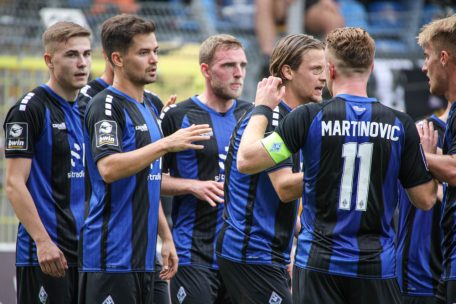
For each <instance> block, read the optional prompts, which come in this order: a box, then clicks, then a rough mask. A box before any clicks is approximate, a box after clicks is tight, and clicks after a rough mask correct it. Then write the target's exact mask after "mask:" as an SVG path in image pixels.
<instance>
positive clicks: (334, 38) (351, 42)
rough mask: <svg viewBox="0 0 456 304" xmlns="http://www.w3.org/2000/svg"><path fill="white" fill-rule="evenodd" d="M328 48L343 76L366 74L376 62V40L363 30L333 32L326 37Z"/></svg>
mask: <svg viewBox="0 0 456 304" xmlns="http://www.w3.org/2000/svg"><path fill="white" fill-rule="evenodd" d="M326 48H327V49H328V51H329V53H330V55H331V56H332V57H333V59H334V65H335V66H336V67H338V68H339V70H340V71H341V72H342V73H343V74H352V73H366V72H368V71H370V67H371V66H372V63H373V62H374V57H375V42H374V39H373V38H372V37H371V36H370V35H369V33H368V32H366V31H365V30H363V29H362V28H354V27H344V28H336V29H334V30H332V31H331V32H330V33H329V34H328V36H327V37H326Z"/></svg>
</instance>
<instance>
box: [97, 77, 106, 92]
mask: <svg viewBox="0 0 456 304" xmlns="http://www.w3.org/2000/svg"><path fill="white" fill-rule="evenodd" d="M95 80H96V81H97V82H98V83H99V84H101V85H102V86H103V88H105V89H106V88H107V87H109V83H107V82H106V81H104V80H103V79H102V78H100V77H97V78H95Z"/></svg>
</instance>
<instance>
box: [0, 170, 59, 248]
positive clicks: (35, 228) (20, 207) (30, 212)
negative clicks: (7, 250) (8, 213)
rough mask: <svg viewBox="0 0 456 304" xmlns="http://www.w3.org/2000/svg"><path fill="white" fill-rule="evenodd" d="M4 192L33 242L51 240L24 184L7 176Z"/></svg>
mask: <svg viewBox="0 0 456 304" xmlns="http://www.w3.org/2000/svg"><path fill="white" fill-rule="evenodd" d="M6 193H7V197H8V199H9V201H10V202H11V205H12V207H13V209H14V212H15V213H16V216H17V218H18V219H19V221H20V222H21V224H22V225H23V226H24V227H25V229H26V230H27V232H28V233H29V234H30V236H31V237H32V239H33V240H34V241H35V243H40V242H46V241H51V238H50V236H49V234H48V232H47V231H46V228H45V227H44V225H43V222H42V221H41V218H40V216H39V214H38V210H37V209H36V206H35V203H34V202H33V199H32V196H31V195H30V192H29V190H28V189H27V187H26V186H25V184H24V183H21V182H20V181H15V180H12V179H8V178H7V185H6Z"/></svg>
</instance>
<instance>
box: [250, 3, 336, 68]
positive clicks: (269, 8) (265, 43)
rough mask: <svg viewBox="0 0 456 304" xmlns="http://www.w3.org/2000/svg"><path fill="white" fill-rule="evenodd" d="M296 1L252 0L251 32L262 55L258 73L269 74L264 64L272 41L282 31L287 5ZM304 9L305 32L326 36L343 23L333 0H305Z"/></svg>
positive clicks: (269, 52)
mask: <svg viewBox="0 0 456 304" xmlns="http://www.w3.org/2000/svg"><path fill="white" fill-rule="evenodd" d="M295 1H296V0H255V5H256V15H255V31H256V35H257V39H258V44H259V46H260V51H261V54H262V55H263V57H264V68H263V69H262V71H261V74H262V76H267V75H269V72H268V70H267V69H268V68H267V65H268V63H269V57H270V56H271V53H272V49H273V48H274V45H275V41H276V40H277V39H278V38H280V36H283V34H285V33H286V28H285V24H286V20H287V14H288V9H289V7H290V5H291V4H292V3H293V2H295ZM305 3H306V5H305V11H304V28H305V32H306V33H309V34H311V35H315V36H326V33H328V32H329V31H331V30H332V29H334V28H337V27H342V26H344V24H345V22H344V18H343V17H342V15H341V13H340V10H339V7H338V4H337V3H336V2H335V1H334V0H306V1H305Z"/></svg>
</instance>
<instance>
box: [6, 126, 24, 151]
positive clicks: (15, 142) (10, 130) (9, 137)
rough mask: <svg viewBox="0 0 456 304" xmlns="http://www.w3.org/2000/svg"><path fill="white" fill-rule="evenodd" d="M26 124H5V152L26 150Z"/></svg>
mask: <svg viewBox="0 0 456 304" xmlns="http://www.w3.org/2000/svg"><path fill="white" fill-rule="evenodd" d="M27 146H28V124H27V123H26V122H11V123H7V124H6V150H27Z"/></svg>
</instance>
